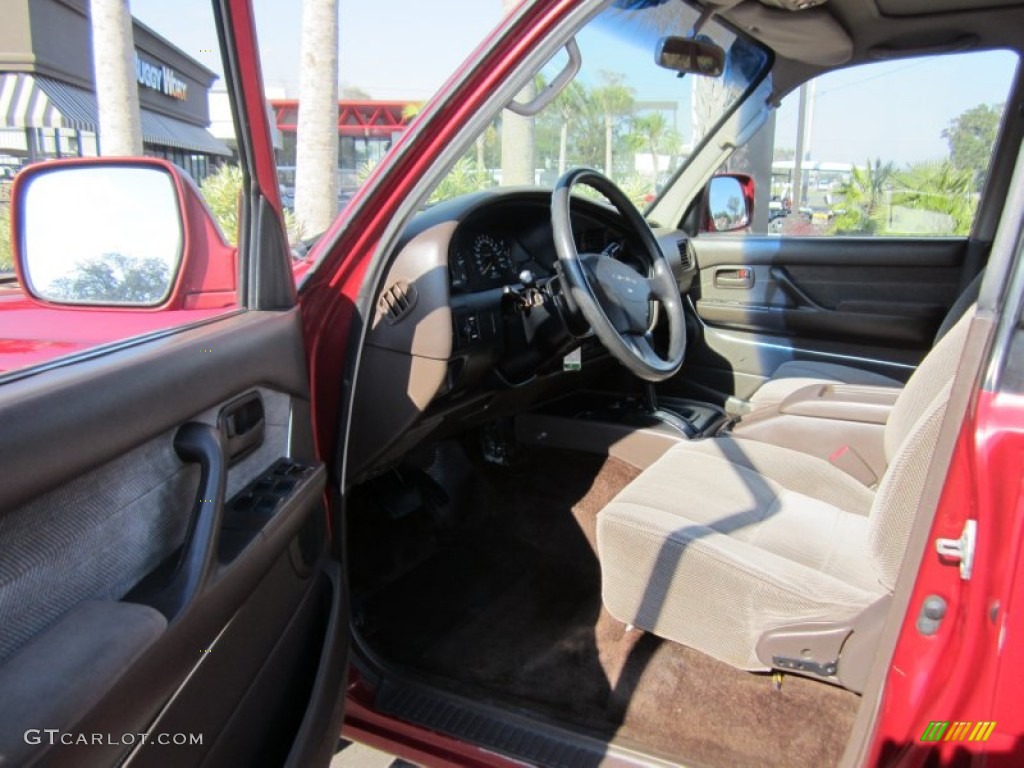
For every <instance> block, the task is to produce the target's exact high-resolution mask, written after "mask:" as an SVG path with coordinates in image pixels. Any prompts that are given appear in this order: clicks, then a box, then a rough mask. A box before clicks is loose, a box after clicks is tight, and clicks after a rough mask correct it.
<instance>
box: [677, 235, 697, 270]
mask: <svg viewBox="0 0 1024 768" xmlns="http://www.w3.org/2000/svg"><path fill="white" fill-rule="evenodd" d="M687 243H688V241H687V240H677V241H676V248H678V249H679V268H680V269H682V270H683V271H684V272H686V271H687V270H689V269H690V268H691V267H692V266H693V259H691V258H690V248H689V246H688V245H687Z"/></svg>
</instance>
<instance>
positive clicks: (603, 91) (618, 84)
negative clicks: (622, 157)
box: [593, 72, 633, 175]
mask: <svg viewBox="0 0 1024 768" xmlns="http://www.w3.org/2000/svg"><path fill="white" fill-rule="evenodd" d="M602 76H603V77H604V79H605V85H603V86H601V87H600V88H597V89H595V90H594V93H593V97H594V100H595V101H596V102H597V104H598V105H599V106H600V109H601V114H602V115H603V116H604V172H605V174H607V175H611V173H612V167H613V165H612V164H613V161H614V157H613V156H612V147H613V146H614V144H615V128H616V124H617V123H618V121H619V118H621V117H623V116H625V115H628V114H629V113H630V112H632V111H633V90H632V89H631V88H628V87H627V86H625V85H623V84H622V75H616V74H612V73H609V72H604V73H602Z"/></svg>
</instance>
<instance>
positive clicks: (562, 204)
mask: <svg viewBox="0 0 1024 768" xmlns="http://www.w3.org/2000/svg"><path fill="white" fill-rule="evenodd" d="M576 184H586V185H587V186H589V187H592V188H593V189H596V190H597V191H598V192H600V193H601V194H603V195H604V196H605V197H606V198H607V199H608V200H609V202H611V204H612V205H613V206H614V207H615V209H616V210H617V211H618V212H619V214H620V215H621V216H622V218H623V221H625V223H626V224H627V225H628V226H629V227H630V228H631V229H632V230H633V232H634V234H636V236H637V238H638V239H639V241H640V242H641V243H642V244H643V253H641V254H639V255H640V256H643V257H645V261H646V262H647V266H648V275H647V276H646V277H645V276H644V275H642V274H641V273H639V272H637V271H636V270H635V269H633V268H632V267H630V266H629V265H628V264H624V263H622V262H621V261H618V260H617V259H615V258H613V257H612V256H611V255H609V254H607V253H603V254H584V255H580V254H579V252H578V251H577V249H576V238H575V237H574V236H573V232H572V218H571V211H570V205H571V199H572V197H571V195H572V188H573V187H574V186H575V185H576ZM551 225H552V229H553V231H554V237H555V249H556V250H557V252H558V270H559V274H560V275H561V277H562V281H563V283H564V288H565V290H564V295H565V300H566V303H567V304H568V305H569V309H570V310H571V311H572V312H575V313H578V314H581V315H582V316H583V317H584V318H585V319H586V321H587V322H588V323H589V324H590V327H591V328H592V329H593V331H594V334H595V335H596V336H597V338H598V339H599V340H600V341H601V343H602V344H604V346H605V347H606V348H607V349H608V351H609V352H611V354H612V355H614V356H615V358H616V359H617V360H618V361H619V362H620V363H622V364H623V365H624V366H626V368H628V369H629V370H630V371H632V372H633V373H634V374H636V375H637V376H638V377H640V378H641V379H644V380H645V381H654V382H657V381H664V380H665V379H667V378H669V377H671V376H673V375H674V374H675V373H677V372H678V371H679V369H680V367H682V364H683V355H684V353H685V351H686V325H685V323H684V322H683V304H682V299H681V297H680V295H679V286H678V285H677V284H676V281H675V277H674V276H673V275H672V268H671V266H670V265H669V263H668V260H667V259H666V258H665V254H663V253H662V251H661V246H659V245H658V239H657V238H656V237H655V236H654V233H653V232H652V231H651V228H650V226H648V224H647V221H646V220H645V219H644V217H643V216H641V215H640V212H639V211H638V210H637V209H636V207H635V206H634V205H633V204H632V203H631V202H630V200H629V198H628V197H626V195H625V194H624V193H623V192H622V190H620V189H619V188H618V187H617V186H616V185H615V183H614V182H613V181H612V180H611V179H609V178H608V177H607V176H604V175H603V174H601V173H598V172H597V171H594V170H591V169H590V168H574V169H572V170H571V171H569V172H567V173H566V174H565V175H563V176H562V178H560V179H559V180H558V183H557V184H556V185H555V189H554V192H553V193H552V195H551ZM654 302H657V304H658V305H659V306H660V307H661V309H662V311H663V312H664V314H665V316H666V318H667V320H668V336H669V341H668V351H667V352H666V353H665V354H664V355H662V354H660V353H659V352H658V351H656V350H655V348H654V345H653V343H652V340H651V331H652V327H651V326H652V325H653V322H652V308H653V306H654Z"/></svg>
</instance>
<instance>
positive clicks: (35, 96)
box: [0, 72, 71, 128]
mask: <svg viewBox="0 0 1024 768" xmlns="http://www.w3.org/2000/svg"><path fill="white" fill-rule="evenodd" d="M0 120H2V121H3V126H2V127H4V128H69V127H71V126H68V125H65V124H64V120H63V116H62V115H61V113H60V111H59V110H58V109H57V105H56V104H54V103H53V102H51V101H50V98H49V96H47V95H46V92H45V91H43V89H42V88H40V87H39V84H38V82H37V81H36V78H34V77H33V76H32V75H26V74H23V73H20V72H8V73H6V74H3V75H0Z"/></svg>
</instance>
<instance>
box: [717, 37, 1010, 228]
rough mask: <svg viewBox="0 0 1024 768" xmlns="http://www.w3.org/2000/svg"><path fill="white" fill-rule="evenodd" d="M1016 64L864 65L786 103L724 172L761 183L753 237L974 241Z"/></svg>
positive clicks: (972, 57)
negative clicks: (967, 237) (970, 236)
mask: <svg viewBox="0 0 1024 768" xmlns="http://www.w3.org/2000/svg"><path fill="white" fill-rule="evenodd" d="M1017 61H1018V58H1017V56H1016V55H1015V54H1012V53H1009V52H1006V51H992V52H984V53H971V54H959V55H955V56H931V57H923V58H919V59H913V60H903V61H898V62H885V63H879V64H869V65H864V66H859V67H854V68H851V69H846V70H841V71H838V72H833V73H829V74H827V75H824V76H822V77H819V78H817V79H815V80H813V81H811V82H809V83H807V84H805V85H804V86H803V87H801V88H799V89H797V90H796V91H794V92H793V93H791V94H789V95H788V96H787V97H786V99H785V100H784V101H783V103H782V105H781V106H780V108H779V109H778V110H777V112H776V114H775V116H774V117H773V118H772V119H770V120H769V122H768V123H767V124H766V125H765V127H764V128H763V129H762V130H761V131H760V132H759V134H758V135H757V136H755V138H754V139H753V140H752V141H751V142H750V144H748V146H747V147H744V148H743V149H742V150H740V151H738V152H737V153H736V154H735V155H734V156H733V157H732V158H730V160H729V161H728V162H727V168H725V169H723V170H730V171H735V172H742V173H749V174H751V175H752V176H753V177H754V179H755V184H756V189H757V208H758V209H759V210H758V211H755V221H754V226H753V227H752V229H751V232H752V233H753V234H765V233H771V234H779V235H784V236H857V237H865V236H867V237H871V236H911V237H927V236H949V235H953V236H959V235H967V234H968V233H969V232H970V230H971V225H972V224H973V221H974V215H975V212H976V210H977V208H978V203H979V201H980V198H981V193H982V189H983V186H984V181H985V176H986V173H987V172H988V166H989V162H990V160H991V157H992V150H993V146H994V142H995V139H996V135H997V132H998V129H999V124H1000V120H1001V117H1002V111H1003V105H1004V103H1005V101H1006V99H1007V96H1008V93H1009V90H1010V86H1011V83H1012V79H1013V75H1014V71H1015V68H1016V66H1017ZM769 152H770V163H769V162H768V160H769ZM765 210H766V211H767V216H765V215H764V214H765ZM758 214H759V215H758Z"/></svg>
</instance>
